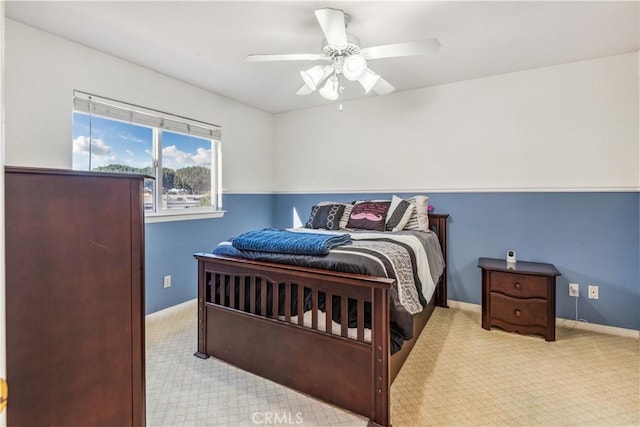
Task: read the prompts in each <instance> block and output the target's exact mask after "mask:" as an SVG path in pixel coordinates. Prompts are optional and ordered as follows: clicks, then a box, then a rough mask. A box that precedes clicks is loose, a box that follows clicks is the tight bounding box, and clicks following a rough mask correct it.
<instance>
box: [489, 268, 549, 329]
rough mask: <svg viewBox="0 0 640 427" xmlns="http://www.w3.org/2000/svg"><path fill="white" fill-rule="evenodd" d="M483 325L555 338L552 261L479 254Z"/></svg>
mask: <svg viewBox="0 0 640 427" xmlns="http://www.w3.org/2000/svg"><path fill="white" fill-rule="evenodd" d="M478 267H480V268H481V269H482V327H483V328H484V329H491V327H492V326H497V327H499V328H501V329H504V330H505V331H508V332H518V333H522V334H540V335H543V336H544V338H545V339H546V340H547V341H555V340H556V276H559V275H560V272H559V271H558V270H557V269H556V268H555V266H553V265H552V264H545V263H538V262H524V261H518V262H517V263H515V264H513V265H508V264H507V262H506V261H505V260H504V259H494V258H480V259H479V261H478Z"/></svg>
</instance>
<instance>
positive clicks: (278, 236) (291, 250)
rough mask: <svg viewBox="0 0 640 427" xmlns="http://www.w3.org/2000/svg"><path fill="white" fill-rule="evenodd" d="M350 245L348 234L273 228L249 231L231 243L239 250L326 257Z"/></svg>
mask: <svg viewBox="0 0 640 427" xmlns="http://www.w3.org/2000/svg"><path fill="white" fill-rule="evenodd" d="M350 244H351V236H349V234H316V233H296V232H293V231H287V230H277V229H274V228H265V229H264V230H256V231H249V232H247V233H244V234H241V235H239V236H238V237H236V238H234V239H233V241H232V245H233V247H234V248H236V249H239V250H245V251H260V252H280V253H287V254H297V255H326V254H328V253H329V251H330V250H331V249H333V248H335V247H336V246H342V245H350Z"/></svg>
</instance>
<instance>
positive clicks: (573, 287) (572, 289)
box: [569, 283, 580, 298]
mask: <svg viewBox="0 0 640 427" xmlns="http://www.w3.org/2000/svg"><path fill="white" fill-rule="evenodd" d="M569 296H570V297H576V298H578V297H579V296H580V284H578V283H569Z"/></svg>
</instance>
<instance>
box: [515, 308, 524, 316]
mask: <svg viewBox="0 0 640 427" xmlns="http://www.w3.org/2000/svg"><path fill="white" fill-rule="evenodd" d="M513 314H515V316H516V317H520V316H521V315H522V312H521V311H520V310H518V309H517V308H516V309H515V310H513Z"/></svg>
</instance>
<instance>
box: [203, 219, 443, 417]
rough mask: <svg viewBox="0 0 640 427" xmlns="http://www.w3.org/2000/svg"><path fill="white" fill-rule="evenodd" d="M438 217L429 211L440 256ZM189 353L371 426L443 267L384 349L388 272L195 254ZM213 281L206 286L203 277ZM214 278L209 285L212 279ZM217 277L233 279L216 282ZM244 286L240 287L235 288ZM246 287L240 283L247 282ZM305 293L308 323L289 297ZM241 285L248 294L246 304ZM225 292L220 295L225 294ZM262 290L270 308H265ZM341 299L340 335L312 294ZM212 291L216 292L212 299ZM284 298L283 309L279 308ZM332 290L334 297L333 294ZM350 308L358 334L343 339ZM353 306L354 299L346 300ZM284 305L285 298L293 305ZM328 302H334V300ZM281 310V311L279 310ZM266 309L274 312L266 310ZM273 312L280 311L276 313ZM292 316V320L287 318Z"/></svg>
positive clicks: (426, 313) (383, 410)
mask: <svg viewBox="0 0 640 427" xmlns="http://www.w3.org/2000/svg"><path fill="white" fill-rule="evenodd" d="M448 217H449V215H446V214H430V215H429V226H430V228H431V229H432V230H433V231H435V232H436V233H437V235H438V240H439V241H440V246H441V247H442V251H443V254H444V259H445V265H446V261H447V218H448ZM194 256H195V258H196V259H197V260H198V351H197V352H196V353H195V355H196V356H198V357H200V358H203V359H206V358H208V357H209V356H213V357H215V358H218V359H220V360H223V361H225V362H228V363H230V364H232V365H234V366H237V367H239V368H241V369H244V370H246V371H249V372H252V373H254V374H256V375H259V376H261V377H263V378H267V379H269V380H272V381H275V382H277V383H280V384H282V385H285V386H287V387H290V388H293V389H295V390H298V391H301V392H303V393H307V394H309V395H311V396H313V397H316V398H319V399H321V400H324V401H326V402H329V403H332V404H335V405H337V406H339V407H341V408H344V409H347V410H350V411H353V412H355V413H357V414H361V415H363V416H365V417H368V418H369V420H370V422H369V423H370V425H380V426H388V425H389V417H390V413H389V390H390V386H391V383H392V382H393V380H394V379H395V377H396V375H397V374H398V372H399V371H400V368H401V367H402V365H403V363H404V361H405V360H406V358H407V356H408V355H409V353H410V351H411V349H412V348H413V346H414V344H415V342H416V340H417V339H418V337H419V336H420V332H422V329H423V328H424V326H425V324H426V323H427V320H428V319H429V317H430V316H431V313H432V312H433V310H434V308H435V306H439V307H447V270H446V266H445V270H444V271H443V273H442V277H441V279H440V281H439V282H438V284H437V287H436V292H435V293H434V297H433V298H432V299H431V301H430V303H429V304H428V305H427V307H425V309H424V310H423V311H422V312H421V313H419V314H416V315H415V316H414V322H413V330H414V334H413V339H411V340H409V341H404V343H403V344H402V348H401V349H400V351H398V352H396V353H395V354H393V356H391V355H390V349H389V347H390V344H389V340H390V330H389V329H390V328H389V289H390V288H391V286H392V285H393V284H394V280H393V279H387V278H380V277H372V276H364V275H357V274H349V273H339V272H333V271H327V270H320V269H314V268H305V267H297V266H291V265H284V264H275V263H267V262H259V261H252V260H246V259H239V258H230V257H221V256H215V255H212V254H205V253H198V254H195V255H194ZM209 282H211V283H212V284H214V286H215V289H214V290H211V288H212V286H207V283H209ZM216 283H218V284H217V285H216ZM220 283H222V284H224V283H231V284H234V285H232V286H229V287H228V290H226V289H225V286H224V285H222V286H220V285H219V284H220ZM240 283H245V286H240ZM247 283H248V284H249V286H246V284H247ZM297 289H300V290H301V291H302V289H304V292H310V295H311V302H312V309H311V317H312V322H311V323H312V324H311V325H310V326H311V327H308V326H304V325H303V316H302V312H303V307H302V304H297V303H296V302H295V301H294V300H292V298H294V299H295V297H294V296H293V297H292V295H295V294H296V293H297V291H296V290H297ZM246 292H249V293H250V295H249V296H250V298H249V299H248V301H250V302H251V303H250V304H249V303H247V304H246V305H249V306H248V307H246V306H245V301H247V299H246V297H247V295H245V293H246ZM225 293H228V295H225ZM256 294H258V295H271V296H272V298H271V300H272V302H273V307H267V301H268V299H267V298H259V297H258V298H256ZM323 294H324V296H325V297H326V298H327V300H329V301H336V299H335V298H336V297H338V298H340V300H339V301H340V302H339V304H340V307H341V310H340V311H341V322H340V323H341V325H342V326H341V327H340V335H334V334H332V333H330V332H324V331H322V330H320V329H322V328H323V327H324V328H326V329H325V330H326V331H331V318H332V310H333V308H332V304H327V307H326V311H327V313H326V314H327V315H326V324H324V325H323V324H322V323H323V322H319V321H318V312H319V309H318V301H319V296H323ZM216 295H217V296H216ZM282 295H284V301H285V304H284V308H279V307H278V300H279V298H278V297H279V296H280V298H282ZM332 297H333V298H332ZM348 300H355V304H356V307H357V328H356V329H357V339H356V340H354V339H351V338H347V333H348V329H347V324H348V322H347V317H346V316H347V314H346V313H347V304H348V302H347V301H348ZM350 302H351V304H354V301H350ZM365 302H369V303H371V313H372V314H371V342H366V341H365V333H364V332H365V331H364V305H365ZM292 303H293V304H292ZM333 305H334V306H335V304H333ZM283 311H284V313H283ZM274 313H275V315H274ZM278 314H280V316H278ZM294 316H298V319H297V322H296V323H295V324H294V323H291V318H292V317H294Z"/></svg>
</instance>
